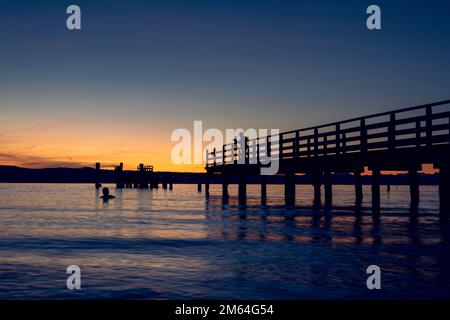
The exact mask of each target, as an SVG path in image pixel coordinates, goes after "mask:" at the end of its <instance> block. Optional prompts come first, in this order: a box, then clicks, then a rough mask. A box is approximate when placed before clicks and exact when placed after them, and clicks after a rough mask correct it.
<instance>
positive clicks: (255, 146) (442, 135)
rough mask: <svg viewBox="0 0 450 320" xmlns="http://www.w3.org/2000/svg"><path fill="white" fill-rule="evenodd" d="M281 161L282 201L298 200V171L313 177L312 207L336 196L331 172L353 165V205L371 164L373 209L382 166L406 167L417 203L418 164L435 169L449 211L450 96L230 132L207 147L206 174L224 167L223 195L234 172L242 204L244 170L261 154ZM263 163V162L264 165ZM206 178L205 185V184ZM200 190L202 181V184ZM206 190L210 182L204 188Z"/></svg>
mask: <svg viewBox="0 0 450 320" xmlns="http://www.w3.org/2000/svg"><path fill="white" fill-rule="evenodd" d="M263 153H264V154H267V155H269V156H271V157H273V158H274V160H273V161H279V171H278V174H282V175H284V176H285V202H286V206H288V207H295V176H296V175H297V174H306V175H309V176H310V177H311V181H312V185H313V188H314V201H313V207H314V208H316V209H318V208H321V207H322V199H321V186H322V184H323V186H324V191H325V192H324V193H325V194H324V196H325V197H324V206H325V207H326V208H330V207H331V206H332V201H333V188H332V176H333V175H334V174H336V173H351V174H353V177H354V186H355V206H356V207H360V206H361V205H362V202H363V190H362V183H361V173H362V172H364V171H365V168H367V169H368V170H370V171H371V175H372V177H371V181H372V182H371V193H372V199H371V200H372V210H373V211H374V212H378V211H379V210H380V179H381V176H382V172H383V171H406V172H408V174H409V178H410V179H409V185H410V196H411V211H417V209H418V205H419V194H420V193H419V179H418V171H420V170H422V165H423V164H432V165H433V167H434V168H436V169H439V198H440V212H441V214H443V215H449V214H450V100H446V101H440V102H436V103H430V104H426V105H420V106H414V107H409V108H404V109H398V110H393V111H389V112H383V113H377V114H373V115H368V116H364V117H358V118H353V119H349V120H345V121H340V122H334V123H329V124H324V125H319V126H315V127H309V128H304V129H298V130H293V131H288V132H283V133H280V134H279V137H278V141H271V137H259V138H256V139H252V140H249V139H245V140H244V139H243V145H240V143H239V141H237V140H235V141H234V142H233V143H230V144H225V145H223V147H222V148H220V149H219V150H216V149H214V150H209V151H207V153H206V156H207V157H206V172H207V176H212V175H221V176H222V178H223V187H222V190H223V195H224V196H227V195H228V181H229V177H231V176H236V177H238V185H239V187H238V190H239V202H240V203H241V204H245V199H246V177H248V176H255V175H260V169H261V168H262V167H263V166H264V165H263V164H261V163H260V161H259V160H260V157H261V154H263ZM266 166H267V165H266ZM208 186H209V184H208V182H206V183H205V189H206V188H208ZM199 190H201V189H200V187H199ZM205 191H206V192H208V190H205ZM266 200H267V187H266V182H265V179H262V180H261V203H262V204H263V205H264V204H265V202H266Z"/></svg>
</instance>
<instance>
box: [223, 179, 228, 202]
mask: <svg viewBox="0 0 450 320" xmlns="http://www.w3.org/2000/svg"><path fill="white" fill-rule="evenodd" d="M222 197H223V198H228V175H227V174H225V173H223V174H222Z"/></svg>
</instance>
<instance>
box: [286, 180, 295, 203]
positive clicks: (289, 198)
mask: <svg viewBox="0 0 450 320" xmlns="http://www.w3.org/2000/svg"><path fill="white" fill-rule="evenodd" d="M284 200H285V205H286V207H290V208H292V207H295V173H293V172H289V173H287V174H286V175H285V182H284Z"/></svg>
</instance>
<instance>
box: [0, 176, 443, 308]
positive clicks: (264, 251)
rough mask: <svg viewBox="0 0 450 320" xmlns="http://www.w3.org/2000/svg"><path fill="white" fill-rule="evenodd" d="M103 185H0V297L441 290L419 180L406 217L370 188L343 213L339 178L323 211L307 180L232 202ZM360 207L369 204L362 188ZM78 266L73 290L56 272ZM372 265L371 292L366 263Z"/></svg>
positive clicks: (434, 230) (389, 197)
mask: <svg viewBox="0 0 450 320" xmlns="http://www.w3.org/2000/svg"><path fill="white" fill-rule="evenodd" d="M196 189H197V186H196V185H175V186H174V191H164V190H161V189H160V190H153V191H150V190H144V191H140V190H135V189H125V190H115V188H114V187H111V193H112V194H114V195H115V196H116V199H113V200H111V201H109V203H103V201H102V200H101V199H99V196H100V194H99V193H98V191H96V190H95V189H94V187H93V186H92V185H88V184H81V185H75V184H71V185H69V184H0V299H104V298H119V299H122V298H127V299H136V298H137V299H205V298H207V299H209V298H211V299H212V298H214V299H377V298H387V299H406V298H413V299H417V298H424V299H435V298H447V299H448V298H450V227H449V225H450V223H449V221H447V220H443V219H440V218H439V215H438V210H437V209H438V206H439V202H438V197H437V194H438V190H437V188H436V187H434V186H423V187H421V203H420V205H421V208H420V212H419V214H418V215H417V216H416V217H411V216H410V215H409V213H408V206H409V189H408V187H404V186H402V187H400V186H399V187H395V186H394V187H392V190H391V192H390V193H387V192H386V191H385V190H384V189H383V191H382V194H381V196H382V210H381V213H380V214H379V215H375V216H374V215H372V213H371V212H370V210H369V209H366V210H363V212H362V213H356V212H354V211H353V210H352V209H351V208H350V207H349V204H352V203H353V188H352V187H351V186H336V187H334V192H335V193H334V202H335V206H336V207H335V208H334V209H333V210H332V211H331V212H324V211H320V212H313V211H311V210H310V209H308V208H307V206H309V205H310V204H311V203H312V187H310V186H297V204H298V205H299V206H300V207H299V208H297V209H296V210H286V209H284V208H283V194H284V191H283V186H269V187H268V203H267V204H268V207H267V208H266V209H262V208H261V207H260V206H259V202H260V199H259V190H260V189H259V186H249V188H248V197H249V199H248V206H247V208H239V206H238V200H237V197H236V195H237V188H236V187H235V186H230V199H229V203H228V204H223V203H222V197H221V193H220V191H221V187H220V186H211V192H210V196H209V198H208V199H206V197H205V194H204V193H198V192H197V190H196ZM364 192H365V205H366V206H368V205H369V203H368V201H370V190H369V187H364ZM72 264H75V265H78V266H79V267H80V268H81V274H82V279H81V286H82V289H81V290H78V291H77V290H74V291H70V290H68V289H67V287H66V279H67V276H68V275H67V274H66V268H67V266H69V265H72ZM372 264H376V265H378V266H380V268H381V272H382V289H381V290H371V291H370V290H368V289H367V287H366V279H367V276H368V275H367V274H366V268H367V267H368V266H369V265H372Z"/></svg>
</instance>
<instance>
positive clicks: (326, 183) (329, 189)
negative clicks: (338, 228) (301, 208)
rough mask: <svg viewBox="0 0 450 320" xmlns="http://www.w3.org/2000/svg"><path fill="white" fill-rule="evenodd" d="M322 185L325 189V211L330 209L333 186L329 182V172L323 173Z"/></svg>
mask: <svg viewBox="0 0 450 320" xmlns="http://www.w3.org/2000/svg"><path fill="white" fill-rule="evenodd" d="M323 184H324V188H325V207H326V208H327V209H330V208H331V207H332V205H333V185H332V182H331V171H329V170H327V171H325V173H324V176H323Z"/></svg>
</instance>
